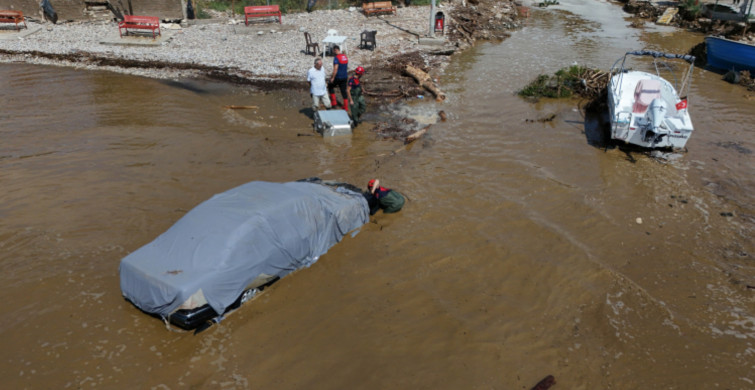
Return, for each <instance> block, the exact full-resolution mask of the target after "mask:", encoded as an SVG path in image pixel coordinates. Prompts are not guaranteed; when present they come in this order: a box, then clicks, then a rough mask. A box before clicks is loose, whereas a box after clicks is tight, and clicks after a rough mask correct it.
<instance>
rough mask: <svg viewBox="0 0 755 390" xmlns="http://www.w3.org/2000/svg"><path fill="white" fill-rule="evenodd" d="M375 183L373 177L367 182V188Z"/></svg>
mask: <svg viewBox="0 0 755 390" xmlns="http://www.w3.org/2000/svg"><path fill="white" fill-rule="evenodd" d="M374 185H375V179H372V180H370V182H369V183H367V188H372V186H374Z"/></svg>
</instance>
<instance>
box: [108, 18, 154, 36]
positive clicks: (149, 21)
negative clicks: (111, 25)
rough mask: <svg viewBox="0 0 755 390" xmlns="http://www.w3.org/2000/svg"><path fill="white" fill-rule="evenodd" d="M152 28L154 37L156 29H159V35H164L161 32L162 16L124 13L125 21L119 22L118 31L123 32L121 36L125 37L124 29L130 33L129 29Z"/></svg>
mask: <svg viewBox="0 0 755 390" xmlns="http://www.w3.org/2000/svg"><path fill="white" fill-rule="evenodd" d="M132 29H133V30H152V39H155V38H156V35H155V31H157V35H162V34H161V33H160V18H158V17H157V16H136V15H123V21H122V22H118V33H119V34H121V38H123V30H126V34H128V30H132Z"/></svg>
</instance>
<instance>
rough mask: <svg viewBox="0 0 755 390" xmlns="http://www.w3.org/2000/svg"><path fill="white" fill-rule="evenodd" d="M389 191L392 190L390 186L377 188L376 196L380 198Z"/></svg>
mask: <svg viewBox="0 0 755 390" xmlns="http://www.w3.org/2000/svg"><path fill="white" fill-rule="evenodd" d="M389 192H391V189H390V188H385V187H378V189H377V190H375V197H376V198H378V199H380V198H382V197H384V196H386V195H388V193H389Z"/></svg>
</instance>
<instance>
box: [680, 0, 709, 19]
mask: <svg viewBox="0 0 755 390" xmlns="http://www.w3.org/2000/svg"><path fill="white" fill-rule="evenodd" d="M702 6H703V5H702V3H700V0H682V1H681V2H680V3H679V8H684V13H685V14H687V15H688V16H689V17H693V18H697V17H698V16H700V12H702V10H703V8H702Z"/></svg>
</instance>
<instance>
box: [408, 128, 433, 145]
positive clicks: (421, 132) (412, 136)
mask: <svg viewBox="0 0 755 390" xmlns="http://www.w3.org/2000/svg"><path fill="white" fill-rule="evenodd" d="M429 128H430V126H426V127H425V128H424V129H422V130H419V131H416V132H414V133H412V134H409V136H408V137H406V139H405V140H404V145H406V144H408V143H412V142H414V141H416V140H417V139H419V137H422V136H423V135H425V133H427V129H429Z"/></svg>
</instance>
